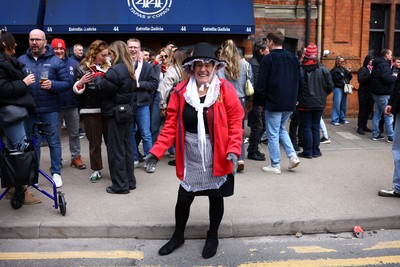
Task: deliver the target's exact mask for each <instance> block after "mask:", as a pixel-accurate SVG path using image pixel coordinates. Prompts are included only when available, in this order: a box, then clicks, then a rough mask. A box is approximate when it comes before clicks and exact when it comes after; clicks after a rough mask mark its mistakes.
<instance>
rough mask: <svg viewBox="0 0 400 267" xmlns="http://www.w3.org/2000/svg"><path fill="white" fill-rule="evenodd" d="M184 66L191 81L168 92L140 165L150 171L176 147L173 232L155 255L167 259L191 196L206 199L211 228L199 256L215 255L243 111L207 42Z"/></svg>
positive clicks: (183, 224)
mask: <svg viewBox="0 0 400 267" xmlns="http://www.w3.org/2000/svg"><path fill="white" fill-rule="evenodd" d="M183 67H184V69H185V71H186V72H188V73H189V74H190V78H189V79H188V80H186V81H184V82H182V83H180V84H178V85H177V86H176V88H175V90H174V92H173V93H172V95H171V99H170V101H169V104H168V107H167V120H166V123H165V126H164V128H163V129H162V131H161V133H160V134H159V136H158V138H157V141H156V143H155V144H154V146H153V148H152V149H151V150H150V154H149V155H148V156H146V160H145V166H146V171H147V172H154V171H155V167H156V164H157V161H158V160H159V159H161V157H162V156H163V155H164V153H165V152H166V150H167V149H168V148H169V147H170V146H171V145H172V144H175V147H176V175H177V176H178V178H179V179H180V187H179V192H178V200H177V203H176V207H175V232H174V234H173V235H172V238H171V239H170V240H169V241H168V243H166V244H165V245H164V246H163V247H162V248H161V249H160V250H159V251H158V253H159V254H160V255H162V256H163V255H168V254H170V253H172V252H173V251H174V250H175V249H176V248H178V247H179V246H181V245H182V244H183V243H184V242H185V240H184V231H185V228H186V223H187V220H188V218H189V212H190V205H191V204H192V202H193V200H194V197H195V196H208V198H209V202H210V228H209V230H208V232H207V239H206V243H205V246H204V249H203V253H202V256H203V258H205V259H207V258H211V257H212V256H214V255H215V253H216V252H217V247H218V228H219V225H220V223H221V220H222V217H223V213H224V200H223V198H224V197H228V196H231V195H233V189H234V174H235V171H236V169H237V164H238V157H239V156H240V153H241V144H242V136H243V129H242V124H241V123H242V119H243V116H244V111H243V108H242V106H241V104H240V102H239V98H238V96H237V94H236V90H235V88H234V87H233V86H232V85H231V84H230V83H229V82H227V81H226V80H224V79H219V78H218V77H217V76H216V75H215V73H216V71H217V70H218V69H220V68H223V67H225V62H224V61H221V60H218V59H217V58H216V57H215V55H214V51H213V48H212V47H211V45H210V44H208V43H198V44H197V45H196V46H195V48H194V51H193V56H192V57H188V58H186V59H185V60H184V61H183Z"/></svg>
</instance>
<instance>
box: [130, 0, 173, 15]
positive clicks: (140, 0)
mask: <svg viewBox="0 0 400 267" xmlns="http://www.w3.org/2000/svg"><path fill="white" fill-rule="evenodd" d="M127 1H128V6H129V9H130V11H131V12H132V13H133V14H134V15H136V16H138V17H140V18H142V19H157V18H160V17H162V16H163V15H165V14H167V13H168V12H169V11H170V8H171V5H172V1H173V0H127Z"/></svg>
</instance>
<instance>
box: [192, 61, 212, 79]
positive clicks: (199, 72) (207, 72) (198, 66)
mask: <svg viewBox="0 0 400 267" xmlns="http://www.w3.org/2000/svg"><path fill="white" fill-rule="evenodd" d="M213 70H214V61H210V62H208V63H203V62H201V61H196V62H194V68H193V73H194V77H195V79H196V82H197V85H201V84H204V83H210V82H211V79H212V77H213V75H214V72H213Z"/></svg>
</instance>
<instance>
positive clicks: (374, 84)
mask: <svg viewBox="0 0 400 267" xmlns="http://www.w3.org/2000/svg"><path fill="white" fill-rule="evenodd" d="M372 66H374V67H373V69H372V73H371V84H370V85H369V88H370V90H371V93H372V94H374V95H391V94H392V91H393V86H392V84H393V83H394V82H395V81H396V79H397V78H396V77H395V76H393V73H392V69H391V68H390V64H389V61H387V60H386V59H385V58H383V57H378V58H376V59H375V60H374V62H372Z"/></svg>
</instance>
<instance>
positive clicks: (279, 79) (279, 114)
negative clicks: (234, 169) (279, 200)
mask: <svg viewBox="0 0 400 267" xmlns="http://www.w3.org/2000/svg"><path fill="white" fill-rule="evenodd" d="M283 41H284V36H283V34H282V33H281V32H280V31H274V32H270V33H268V35H267V46H268V48H269V50H270V53H269V54H268V55H267V56H264V57H263V58H262V60H261V63H260V71H259V74H258V80H257V85H256V89H255V95H254V101H255V104H258V105H260V106H263V107H264V111H265V126H266V131H267V135H268V150H269V156H270V159H271V165H270V166H267V167H263V168H262V170H263V171H265V172H267V173H273V174H280V173H281V159H280V149H279V143H281V144H282V146H283V148H284V150H285V152H286V156H287V157H288V158H289V166H288V169H289V170H291V169H293V168H295V167H297V166H298V165H299V164H300V161H299V159H298V158H297V155H296V151H295V150H294V148H293V144H292V142H291V141H290V138H289V134H288V132H287V131H286V128H285V127H286V122H287V120H288V119H289V117H290V115H291V114H292V112H293V111H294V110H296V102H297V94H298V91H299V89H300V88H301V87H302V84H303V80H302V77H301V74H300V63H299V60H298V59H297V58H296V56H295V55H294V54H292V53H289V52H287V51H286V50H285V49H283Z"/></svg>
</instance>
